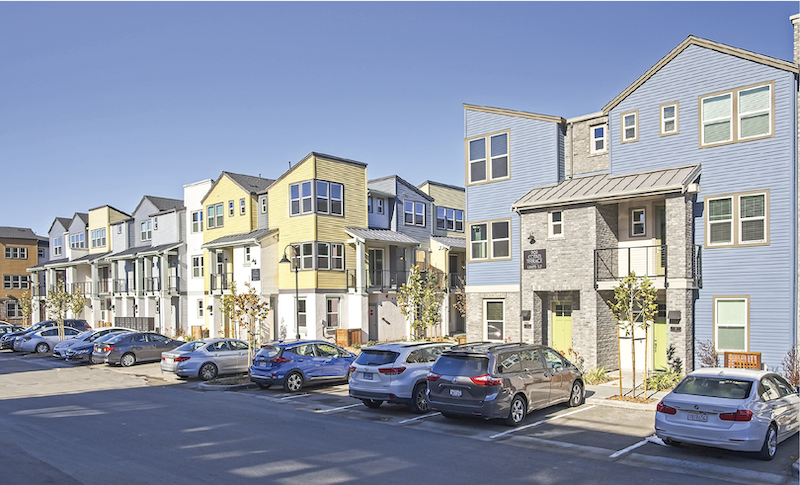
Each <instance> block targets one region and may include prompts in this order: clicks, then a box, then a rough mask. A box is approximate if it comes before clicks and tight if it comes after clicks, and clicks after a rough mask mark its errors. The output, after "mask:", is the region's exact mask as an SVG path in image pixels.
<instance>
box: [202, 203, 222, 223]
mask: <svg viewBox="0 0 800 485" xmlns="http://www.w3.org/2000/svg"><path fill="white" fill-rule="evenodd" d="M206 212H207V217H206V226H207V227H208V228H209V229H211V228H214V227H222V225H223V222H224V219H223V218H224V217H225V213H224V212H223V204H222V203H219V204H216V205H210V206H208V208H207V209H206Z"/></svg>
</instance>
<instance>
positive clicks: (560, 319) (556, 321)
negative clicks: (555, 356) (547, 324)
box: [550, 302, 572, 355]
mask: <svg viewBox="0 0 800 485" xmlns="http://www.w3.org/2000/svg"><path fill="white" fill-rule="evenodd" d="M550 342H551V345H552V347H553V348H554V349H556V350H558V351H559V352H561V353H562V354H563V355H569V349H571V348H572V303H560V302H554V303H553V337H552V338H551V339H550Z"/></svg>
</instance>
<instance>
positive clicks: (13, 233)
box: [0, 226, 40, 240]
mask: <svg viewBox="0 0 800 485" xmlns="http://www.w3.org/2000/svg"><path fill="white" fill-rule="evenodd" d="M0 238H3V239H36V240H38V239H40V238H39V236H37V235H36V234H35V233H34V232H33V230H32V229H30V228H27V227H8V226H0Z"/></svg>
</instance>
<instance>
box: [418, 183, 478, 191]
mask: <svg viewBox="0 0 800 485" xmlns="http://www.w3.org/2000/svg"><path fill="white" fill-rule="evenodd" d="M425 184H428V185H436V186H437V187H445V188H447V189H454V190H460V191H462V192H466V191H467V189H465V188H464V187H460V186H458V185H449V184H443V183H441V182H434V181H433V180H426V181H424V182H422V183H421V184H419V185H417V188H421V187H422V186H423V185H425Z"/></svg>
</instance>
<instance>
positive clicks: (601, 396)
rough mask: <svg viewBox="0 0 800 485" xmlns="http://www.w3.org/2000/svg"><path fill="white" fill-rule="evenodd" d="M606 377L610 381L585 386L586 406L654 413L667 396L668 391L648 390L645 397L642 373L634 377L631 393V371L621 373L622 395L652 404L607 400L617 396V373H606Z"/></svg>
mask: <svg viewBox="0 0 800 485" xmlns="http://www.w3.org/2000/svg"><path fill="white" fill-rule="evenodd" d="M608 377H610V378H611V379H612V380H610V381H608V382H604V383H602V384H597V385H592V386H590V385H587V386H586V402H587V403H588V404H595V405H600V406H613V407H620V408H627V409H639V410H643V411H655V410H656V405H658V402H659V401H661V399H662V398H663V397H664V396H666V395H667V394H669V391H655V390H652V389H649V390H648V391H647V394H646V395H645V391H644V386H643V384H644V373H637V375H636V384H637V388H636V392H634V393H632V392H631V387H632V379H631V378H632V375H631V371H624V370H623V371H622V395H623V396H629V397H641V398H644V397H647V398H650V399H654V401H653V402H651V403H649V404H643V403H636V402H627V401H617V400H612V399H608V398H609V397H612V396H619V371H613V372H609V373H608Z"/></svg>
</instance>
